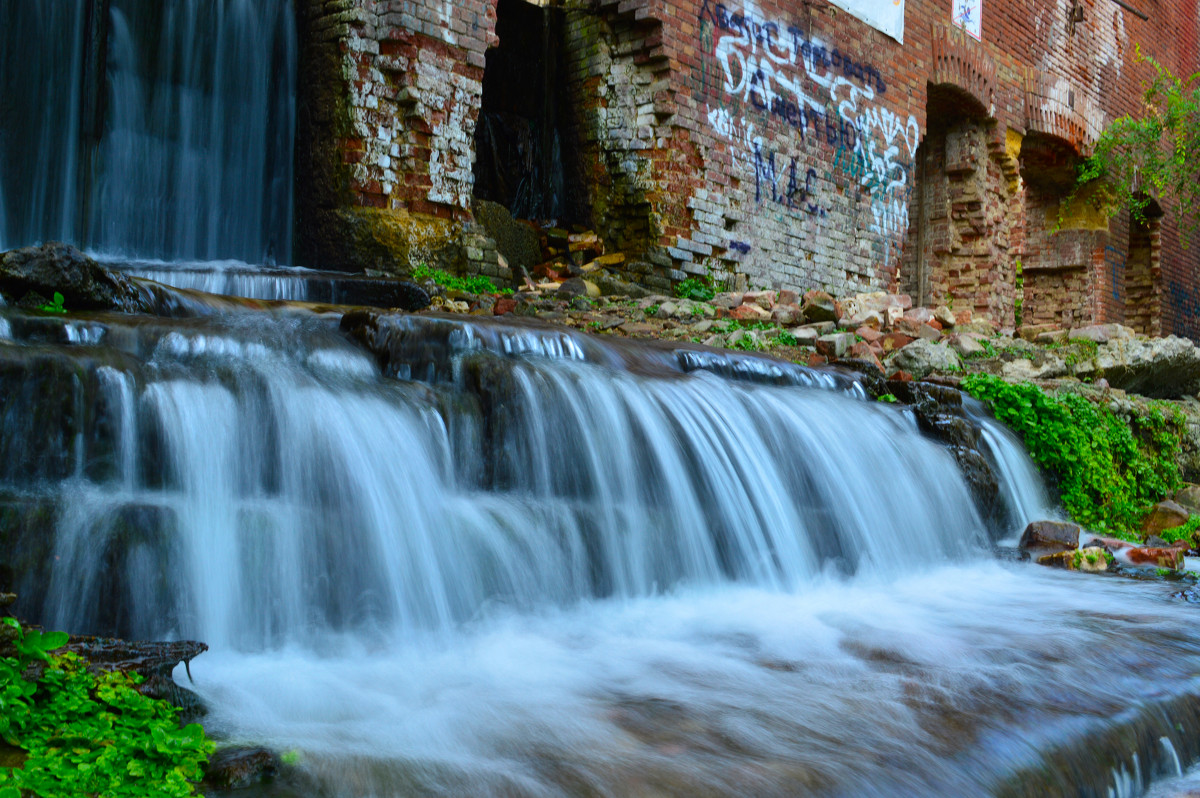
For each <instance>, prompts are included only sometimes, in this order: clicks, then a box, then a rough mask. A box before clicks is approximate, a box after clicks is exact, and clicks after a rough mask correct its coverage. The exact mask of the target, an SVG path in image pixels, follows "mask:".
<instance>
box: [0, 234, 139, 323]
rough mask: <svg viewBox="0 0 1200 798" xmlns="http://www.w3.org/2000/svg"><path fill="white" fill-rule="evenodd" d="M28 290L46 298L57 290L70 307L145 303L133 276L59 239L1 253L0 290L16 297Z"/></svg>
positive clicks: (128, 309)
mask: <svg viewBox="0 0 1200 798" xmlns="http://www.w3.org/2000/svg"><path fill="white" fill-rule="evenodd" d="M31 292H32V293H33V294H36V295H39V296H42V297H47V298H49V297H52V296H53V295H54V293H55V292H58V293H60V294H62V295H63V305H64V306H65V307H66V308H68V309H69V310H117V311H121V312H124V313H141V312H144V311H145V310H146V305H147V300H146V297H145V296H144V294H143V292H142V291H141V290H140V289H139V288H138V285H137V284H136V283H135V282H134V281H133V280H131V279H129V278H128V277H126V276H125V275H123V274H119V273H117V272H114V271H112V270H110V269H106V268H104V267H103V266H101V265H100V264H99V263H97V262H96V261H95V260H93V259H92V258H89V257H88V256H87V255H85V254H83V253H82V252H80V251H79V250H78V249H76V248H75V247H73V246H70V245H69V244H62V243H59V242H51V243H49V244H42V245H40V246H36V247H24V248H22V249H14V250H10V251H9V252H5V253H4V254H3V255H0V293H2V294H4V296H5V297H8V298H10V299H11V300H13V301H17V300H19V299H20V298H22V297H24V296H25V295H26V294H29V293H31Z"/></svg>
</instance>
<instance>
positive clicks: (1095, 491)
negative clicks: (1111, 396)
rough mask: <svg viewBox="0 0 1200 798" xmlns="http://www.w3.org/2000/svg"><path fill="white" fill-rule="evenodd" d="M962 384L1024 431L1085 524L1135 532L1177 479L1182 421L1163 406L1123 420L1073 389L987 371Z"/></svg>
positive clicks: (1065, 499) (1071, 511)
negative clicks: (1057, 391)
mask: <svg viewBox="0 0 1200 798" xmlns="http://www.w3.org/2000/svg"><path fill="white" fill-rule="evenodd" d="M962 386H963V388H964V389H965V390H966V391H967V392H968V393H970V394H971V395H972V396H974V397H975V398H977V399H980V400H981V401H983V402H986V403H987V404H988V406H989V407H990V408H991V409H992V412H993V413H994V414H995V416H996V418H997V419H999V420H1000V421H1002V422H1003V423H1004V424H1006V425H1007V426H1008V427H1010V428H1011V429H1012V430H1013V431H1015V432H1016V433H1017V434H1018V435H1020V436H1021V438H1022V439H1023V440H1024V441H1025V446H1026V448H1028V449H1029V454H1030V456H1031V457H1032V458H1033V461H1034V462H1035V463H1037V464H1038V466H1040V467H1041V468H1042V470H1043V471H1044V472H1045V473H1046V474H1047V476H1049V477H1050V478H1051V480H1052V482H1054V483H1055V484H1056V486H1057V488H1058V492H1059V497H1060V499H1061V501H1062V505H1063V507H1064V508H1065V509H1066V511H1067V512H1068V513H1069V514H1070V515H1071V517H1072V518H1074V519H1075V520H1076V521H1077V522H1079V523H1080V524H1082V525H1084V526H1086V527H1087V528H1089V529H1093V530H1096V531H1104V532H1110V533H1113V534H1117V535H1120V536H1122V537H1130V538H1136V537H1138V534H1137V531H1138V524H1139V522H1140V520H1141V518H1142V516H1143V515H1144V514H1145V513H1146V511H1147V510H1148V509H1149V507H1150V505H1152V504H1154V503H1155V502H1157V501H1159V500H1161V499H1162V497H1163V496H1164V495H1166V494H1167V493H1168V492H1170V491H1173V490H1175V489H1176V488H1178V487H1179V485H1180V478H1179V466H1178V465H1177V463H1176V456H1177V454H1178V453H1179V434H1178V430H1179V428H1180V426H1181V424H1182V419H1180V418H1178V417H1177V416H1176V415H1175V414H1174V413H1168V412H1164V409H1163V408H1162V407H1160V406H1151V407H1150V409H1149V410H1148V411H1147V412H1146V413H1144V414H1142V415H1139V416H1135V417H1133V418H1131V419H1129V420H1128V421H1126V420H1125V419H1123V418H1121V417H1119V416H1117V415H1116V414H1115V413H1113V412H1112V410H1110V409H1109V408H1108V407H1106V406H1104V405H1097V404H1094V403H1092V402H1090V401H1088V400H1087V399H1085V398H1084V397H1082V396H1079V395H1077V394H1069V393H1068V394H1061V395H1058V396H1051V395H1049V394H1047V393H1045V392H1044V391H1042V390H1041V389H1040V388H1038V387H1037V386H1035V385H1030V384H1028V383H1020V384H1016V385H1011V384H1009V383H1007V382H1005V381H1004V380H1002V379H1000V378H999V377H994V376H991V375H986V374H973V375H971V376H969V377H967V378H965V379H964V380H963V383H962Z"/></svg>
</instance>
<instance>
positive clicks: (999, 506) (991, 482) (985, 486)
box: [950, 446, 1004, 529]
mask: <svg viewBox="0 0 1200 798" xmlns="http://www.w3.org/2000/svg"><path fill="white" fill-rule="evenodd" d="M950 454H952V455H953V456H954V462H956V463H957V464H958V469H959V471H961V472H962V475H963V480H964V481H965V482H966V483H967V487H968V488H969V489H970V491H971V498H972V499H973V500H974V501H975V507H976V508H977V509H978V510H979V514H980V516H982V517H983V520H984V521H985V522H986V523H987V524H988V526H989V527H990V528H992V529H997V528H999V527H1000V526H1002V524H1001V523H1000V521H1001V519H1002V518H1003V517H1004V504H1003V502H1001V501H1000V480H999V478H998V477H997V476H996V472H995V471H994V470H993V469H992V465H991V463H989V462H988V460H987V458H985V457H984V456H983V455H982V454H980V453H979V452H978V451H977V450H976V449H972V448H968V447H966V446H951V447H950Z"/></svg>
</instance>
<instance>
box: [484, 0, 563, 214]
mask: <svg viewBox="0 0 1200 798" xmlns="http://www.w3.org/2000/svg"><path fill="white" fill-rule="evenodd" d="M563 26H564V19H563V13H562V10H561V9H558V8H555V7H551V6H539V5H534V4H532V3H527V2H523V0H499V3H498V4H497V7H496V34H497V36H498V37H499V39H500V46H499V47H496V48H493V49H491V50H489V51H488V53H487V65H486V67H485V69H484V74H483V100H482V107H481V109H480V115H479V124H478V126H477V127H476V129H475V196H476V198H478V199H483V200H490V201H492V202H497V203H500V204H501V205H503V206H504V207H506V208H507V209H508V210H509V211H510V212H511V213H512V215H513V216H515V217H518V218H522V219H554V220H558V221H560V222H561V221H564V220H565V221H580V220H581V219H580V218H579V217H581V216H582V215H583V214H582V213H581V209H580V208H579V207H578V205H579V202H578V197H579V196H580V194H579V192H578V191H572V186H571V185H570V183H571V181H570V180H569V178H568V177H567V174H568V172H574V171H575V170H574V169H573V168H571V167H573V166H574V165H573V164H571V163H569V161H570V160H571V153H569V152H568V153H564V142H563V135H562V131H564V130H568V129H570V127H569V126H568V125H567V124H566V122H567V119H566V117H565V113H564V112H565V111H566V110H567V109H568V104H567V103H566V102H565V100H566V90H565V87H566V82H567V81H566V79H565V64H564V59H563V47H562V43H563Z"/></svg>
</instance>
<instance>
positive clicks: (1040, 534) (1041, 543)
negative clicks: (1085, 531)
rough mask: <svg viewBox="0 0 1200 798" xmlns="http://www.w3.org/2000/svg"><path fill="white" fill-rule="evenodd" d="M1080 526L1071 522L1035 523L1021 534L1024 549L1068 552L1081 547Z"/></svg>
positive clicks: (1021, 544)
mask: <svg viewBox="0 0 1200 798" xmlns="http://www.w3.org/2000/svg"><path fill="white" fill-rule="evenodd" d="M1079 532H1080V527H1079V524H1073V523H1071V522H1070V521H1034V522H1033V523H1031V524H1030V525H1029V526H1027V527H1025V531H1024V532H1023V533H1021V543H1020V547H1021V548H1022V549H1040V550H1056V551H1066V550H1068V549H1075V548H1078V547H1079Z"/></svg>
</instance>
